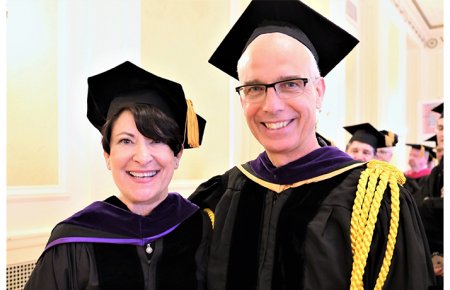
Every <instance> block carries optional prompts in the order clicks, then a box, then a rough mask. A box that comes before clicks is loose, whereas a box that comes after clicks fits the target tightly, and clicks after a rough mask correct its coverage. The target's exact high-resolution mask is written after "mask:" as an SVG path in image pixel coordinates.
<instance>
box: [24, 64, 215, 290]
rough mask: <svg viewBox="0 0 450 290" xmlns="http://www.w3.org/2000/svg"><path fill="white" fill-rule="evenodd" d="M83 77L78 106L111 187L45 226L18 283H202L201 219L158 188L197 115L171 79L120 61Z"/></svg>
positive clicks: (194, 133) (191, 137) (195, 133)
mask: <svg viewBox="0 0 450 290" xmlns="http://www.w3.org/2000/svg"><path fill="white" fill-rule="evenodd" d="M88 84H89V93H88V113H87V116H88V119H89V121H90V122H91V123H92V124H93V125H94V126H95V127H96V128H97V129H98V130H99V131H100V132H101V133H102V145H103V149H104V157H105V161H106V165H107V167H108V169H109V170H110V171H111V174H112V177H113V179H114V182H115V183H116V185H117V188H118V195H117V196H111V197H109V198H107V199H106V200H104V201H97V202H94V203H92V204H91V205H89V206H88V207H86V208H85V209H83V210H81V211H80V212H78V213H76V214H74V215H73V216H71V217H69V218H68V219H66V220H64V221H62V222H60V223H59V224H58V225H57V226H56V227H55V228H54V229H53V231H52V234H51V237H50V239H49V241H48V244H47V246H46V248H45V251H44V253H43V254H42V255H41V257H40V258H39V260H38V262H37V265H36V268H35V269H34V271H33V272H32V274H31V277H30V279H29V281H28V283H27V284H26V286H25V289H35V290H42V289H108V290H113V289H132V290H137V289H139V290H140V289H205V288H204V286H205V268H206V253H207V238H208V235H209V234H210V227H211V224H210V221H209V220H208V218H207V217H206V215H204V214H203V213H202V211H200V209H199V208H198V207H197V206H196V205H194V204H192V203H190V202H189V201H187V200H186V199H184V198H183V197H181V196H180V195H179V194H178V193H169V191H168V186H169V183H170V181H171V179H172V176H173V173H174V171H175V170H176V169H177V168H178V166H179V162H180V159H181V156H182V153H183V150H184V149H187V148H191V147H196V146H199V145H200V143H201V140H202V135H203V130H204V126H205V121H204V120H203V119H202V118H201V117H200V116H198V115H196V114H195V113H194V112H193V111H192V106H191V105H190V104H187V102H190V101H189V100H186V99H185V97H184V92H183V89H182V87H181V85H179V84H177V83H175V82H172V81H170V80H166V79H163V78H160V77H158V76H156V75H153V74H151V73H149V72H147V71H145V70H143V69H141V68H139V67H137V66H135V65H134V64H132V63H130V62H125V63H122V64H120V65H119V66H117V67H114V68H112V69H111V70H108V71H106V72H103V73H101V74H98V75H96V76H93V77H90V78H88ZM186 120H188V122H192V123H195V124H196V125H197V128H196V130H195V129H194V130H192V129H191V128H193V127H189V126H186V123H187V121H186Z"/></svg>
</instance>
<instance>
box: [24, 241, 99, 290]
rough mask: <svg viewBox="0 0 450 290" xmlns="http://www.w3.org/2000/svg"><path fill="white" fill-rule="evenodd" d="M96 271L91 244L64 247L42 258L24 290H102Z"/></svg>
mask: <svg viewBox="0 0 450 290" xmlns="http://www.w3.org/2000/svg"><path fill="white" fill-rule="evenodd" d="M95 269H96V268H95V260H94V255H93V250H92V249H91V247H90V246H89V245H88V244H80V243H78V244H77V243H76V244H61V245H58V246H55V247H53V248H50V249H48V250H47V251H45V252H44V253H43V254H42V255H41V257H40V258H39V260H38V262H37V264H36V267H35V268H34V270H33V272H32V273H31V275H30V278H29V280H28V282H27V283H26V285H25V288H24V289H25V290H42V289H52V290H75V289H90V290H93V289H98V278H97V275H96V273H95V271H96V270H95ZM88 281H89V284H90V285H88ZM96 281H97V282H96Z"/></svg>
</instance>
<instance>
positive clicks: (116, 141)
mask: <svg viewBox="0 0 450 290" xmlns="http://www.w3.org/2000/svg"><path fill="white" fill-rule="evenodd" d="M110 140H111V141H110V148H111V150H110V153H109V154H108V153H107V152H104V156H105V160H106V163H107V166H108V168H109V169H110V170H111V172H112V176H113V179H114V182H115V183H116V185H117V187H118V188H119V191H120V194H119V199H120V200H121V201H122V202H123V203H125V204H126V205H127V206H128V208H129V209H130V210H131V211H132V212H134V213H137V214H141V215H147V214H148V213H150V212H151V211H152V210H153V208H155V207H156V206H157V205H158V204H159V203H160V202H161V201H163V200H164V199H165V198H166V197H167V194H168V187H169V183H170V181H171V179H172V176H173V173H174V171H175V169H177V168H178V164H179V160H180V158H181V155H182V151H180V153H178V155H177V156H174V152H173V151H172V150H171V149H170V147H169V146H168V145H167V144H165V143H161V142H158V141H155V140H152V139H149V138H147V137H145V136H144V135H142V134H141V133H140V132H139V131H138V129H137V128H136V123H135V121H134V117H133V115H132V113H131V112H129V111H124V112H122V113H121V114H120V116H119V117H118V118H117V120H116V121H115V122H114V124H113V127H112V131H111V139H110Z"/></svg>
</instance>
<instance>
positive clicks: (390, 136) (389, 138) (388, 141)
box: [384, 131, 395, 147]
mask: <svg viewBox="0 0 450 290" xmlns="http://www.w3.org/2000/svg"><path fill="white" fill-rule="evenodd" d="M384 140H385V143H386V147H392V146H393V144H394V141H395V134H394V133H392V132H391V131H388V134H387V135H385V136H384Z"/></svg>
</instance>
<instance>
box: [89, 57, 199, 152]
mask: <svg viewBox="0 0 450 290" xmlns="http://www.w3.org/2000/svg"><path fill="white" fill-rule="evenodd" d="M87 81H88V98H87V118H88V119H89V121H90V122H91V123H92V125H94V127H95V128H97V129H98V130H99V131H100V132H101V130H102V127H103V125H104V124H105V122H106V120H107V118H108V116H111V115H112V114H114V113H115V112H117V111H118V110H119V109H120V108H122V107H123V106H125V105H127V104H130V103H144V104H151V105H154V106H156V107H158V108H159V109H161V110H162V111H163V112H164V113H165V114H166V115H168V116H169V117H171V118H172V119H174V120H175V122H176V123H177V124H178V126H179V128H180V130H182V132H181V133H182V135H183V136H184V148H193V147H197V146H199V145H200V144H201V141H202V137H203V132H204V129H205V125H206V121H205V120H204V119H203V118H202V117H201V116H199V115H197V114H195V112H194V111H193V107H192V102H191V101H190V100H186V98H185V96H184V92H183V88H182V86H181V85H180V84H178V83H176V82H173V81H170V80H167V79H164V78H161V77H159V76H156V75H154V74H152V73H150V72H148V71H146V70H144V69H142V68H140V67H138V66H136V65H134V64H133V63H131V62H129V61H126V62H124V63H122V64H120V65H118V66H116V67H114V68H112V69H110V70H107V71H105V72H103V73H100V74H98V75H95V76H92V77H89V78H88V80H87Z"/></svg>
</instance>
